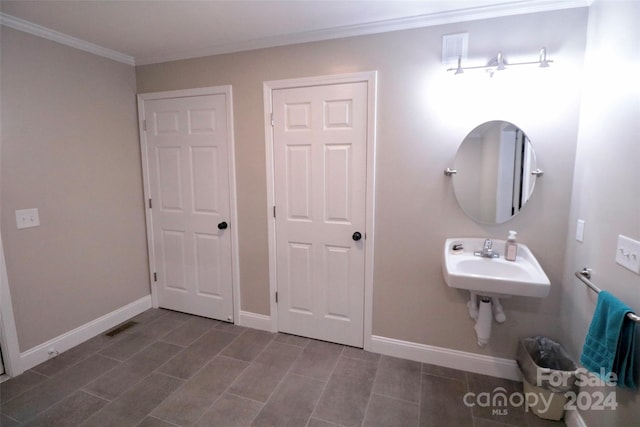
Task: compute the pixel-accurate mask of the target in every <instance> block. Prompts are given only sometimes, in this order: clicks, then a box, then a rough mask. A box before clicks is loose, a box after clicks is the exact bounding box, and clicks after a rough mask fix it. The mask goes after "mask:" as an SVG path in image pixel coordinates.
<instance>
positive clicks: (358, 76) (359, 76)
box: [263, 71, 378, 350]
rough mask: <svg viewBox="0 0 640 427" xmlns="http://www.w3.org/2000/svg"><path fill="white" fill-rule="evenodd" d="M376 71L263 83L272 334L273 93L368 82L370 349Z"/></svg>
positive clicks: (368, 330)
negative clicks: (301, 88) (283, 90)
mask: <svg viewBox="0 0 640 427" xmlns="http://www.w3.org/2000/svg"><path fill="white" fill-rule="evenodd" d="M377 77H378V73H377V71H365V72H357V73H347V74H334V75H326V76H315V77H303V78H297V79H285V80H271V81H266V82H264V83H263V98H264V134H265V157H266V171H267V218H268V219H269V220H268V221H267V232H268V243H269V301H270V305H269V307H270V311H271V316H270V320H271V331H272V332H277V331H278V306H277V304H276V299H275V295H276V291H277V271H276V261H277V260H276V225H275V224H276V223H275V218H274V216H273V207H274V206H275V183H274V179H275V170H274V152H273V150H274V141H273V126H272V125H271V117H272V113H273V111H272V106H273V91H274V90H278V89H292V88H300V87H309V86H324V85H330V84H340V83H360V82H365V83H367V159H366V170H367V172H366V195H365V198H366V203H365V216H366V218H365V230H364V234H365V240H364V250H365V257H364V331H363V334H364V337H363V338H364V340H363V343H364V349H365V350H371V346H372V339H371V337H372V334H373V320H372V319H373V315H372V311H373V254H374V250H373V248H374V240H375V232H374V225H375V221H374V219H375V218H374V215H375V176H376V175H375V165H376V152H375V148H376V116H377V114H376V108H377Z"/></svg>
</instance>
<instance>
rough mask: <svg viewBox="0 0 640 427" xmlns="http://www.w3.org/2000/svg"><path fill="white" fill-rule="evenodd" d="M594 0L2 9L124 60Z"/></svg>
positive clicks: (310, 0)
mask: <svg viewBox="0 0 640 427" xmlns="http://www.w3.org/2000/svg"><path fill="white" fill-rule="evenodd" d="M588 1H589V0H422V1H405V0H375V1H370V0H352V1H346V0H321V1H319V0H289V1H264V0H262V1H245V0H232V1H220V0H200V1H192V0H173V1H164V0H136V1H123V0H102V1H100V0H93V1H89V0H80V1H58V0H47V1H31V0H18V1H8V0H2V2H1V3H0V8H1V9H0V10H1V12H2V23H3V24H4V25H8V26H11V27H14V28H17V29H21V30H23V31H28V32H32V33H34V34H38V35H43V36H45V37H46V36H47V34H49V35H52V36H51V37H50V38H53V39H54V40H56V37H57V38H58V39H57V41H61V42H64V40H63V39H65V37H66V38H67V39H70V40H71V42H74V43H75V44H82V42H89V44H92V45H95V48H96V49H97V50H99V49H103V50H104V51H105V52H106V51H112V52H113V53H114V56H113V57H114V59H119V58H120V59H122V62H129V63H131V64H134V63H135V64H149V63H156V62H164V61H170V60H176V59H185V58H191V57H197V56H205V55H212V54H219V53H227V52H236V51H242V50H249V49H256V48H262V47H270V46H279V45H285V44H291V43H301V42H307V41H315V40H326V39H332V38H338V37H346V36H353V35H361V34H371V33H376V32H385V31H393V30H398V29H406V28H416V27H421V26H428V25H437V24H442V23H448V22H454V21H464V20H470V19H481V18H487V17H490V16H505V15H513V14H519V13H528V12H537V11H542V10H555V9H563V8H569V7H578V6H585V5H586V4H587V3H588ZM33 24H35V25H33ZM42 27H44V28H42ZM51 30H53V31H51ZM58 33H62V34H58ZM69 36H70V37H69ZM77 39H79V40H77ZM67 44H72V45H73V43H67ZM76 47H78V46H76ZM81 48H82V47H81ZM105 48H106V49H105ZM85 50H90V49H85ZM94 53H99V54H100V52H97V51H96V52H94ZM107 53H108V52H107ZM118 55H119V56H118ZM105 56H109V55H105Z"/></svg>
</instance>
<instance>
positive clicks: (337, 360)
mask: <svg viewBox="0 0 640 427" xmlns="http://www.w3.org/2000/svg"><path fill="white" fill-rule="evenodd" d="M134 320H136V321H138V322H139V323H138V324H137V325H136V326H134V327H133V328H130V329H128V330H126V331H125V332H122V333H121V334H119V335H117V336H115V337H113V338H109V337H107V336H104V335H100V336H97V337H95V338H93V339H91V340H89V341H87V342H85V343H83V344H81V345H79V346H77V347H75V348H73V349H71V350H69V351H67V352H65V353H62V354H61V355H59V356H58V357H56V358H54V359H51V360H49V361H47V362H46V363H43V364H42V365H39V366H37V367H35V368H33V369H31V370H29V371H27V372H25V373H24V374H22V375H20V376H18V377H16V378H12V379H10V380H8V381H5V382H3V383H2V384H1V385H0V405H1V407H0V412H1V418H0V424H1V425H2V427H10V426H18V425H29V426H56V427H58V426H73V425H82V426H117V427H125V426H145V427H158V426H194V425H195V426H221V427H233V426H292V427H298V426H300V427H305V426H309V427H326V426H361V425H362V426H399V427H411V426H436V427H440V426H446V427H449V426H470V427H499V426H503V427H504V426H525V427H537V426H541V427H544V426H557V425H564V423H562V422H549V421H545V420H541V419H539V418H537V417H536V416H534V415H532V414H531V413H529V412H526V411H525V410H524V409H523V408H522V407H511V408H501V410H499V411H493V412H492V408H487V407H481V406H475V407H473V408H471V407H468V406H466V405H465V403H464V396H465V394H466V393H475V394H474V396H477V395H478V394H479V393H481V392H492V391H493V390H495V389H496V388H498V387H503V388H504V389H505V390H506V391H507V394H509V393H511V392H516V391H521V390H522V387H521V385H520V384H518V383H515V382H512V381H507V380H501V379H497V378H492V377H487V376H484V375H478V374H472V373H467V372H463V371H456V370H453V369H448V368H442V367H438V366H434V365H427V364H422V363H419V362H413V361H408V360H403V359H397V358H393V357H388V356H380V355H379V354H373V353H368V352H365V351H363V350H360V349H355V348H351V347H345V346H341V345H337V344H330V343H326V342H322V341H314V340H310V339H306V338H300V337H296V336H292V335H286V334H272V333H268V332H264V331H258V330H253V329H248V328H243V327H239V326H234V325H231V324H227V323H221V322H217V321H214V320H210V319H204V318H201V317H196V316H189V315H186V314H182V313H177V312H173V311H168V310H162V309H160V310H158V309H152V310H149V311H146V312H145V313H143V314H141V315H139V316H138V317H136V318H135V319H134ZM467 401H470V402H473V401H474V399H473V398H472V399H469V398H468V400H467Z"/></svg>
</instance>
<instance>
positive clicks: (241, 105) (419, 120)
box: [136, 8, 588, 358]
mask: <svg viewBox="0 0 640 427" xmlns="http://www.w3.org/2000/svg"><path fill="white" fill-rule="evenodd" d="M587 15H588V14H587V10H586V9H584V8H583V9H573V10H565V11H558V12H549V13H540V14H534V15H523V16H517V17H506V18H498V19H488V20H482V21H475V22H465V23H458V24H451V25H444V26H437V27H430V28H422V29H416V30H409V31H398V32H393V33H386V34H378V35H371V36H363V37H353V38H347V39H341V40H332V41H324V42H317V43H308V44H300V45H293V46H285V47H278V48H270V49H261V50H256V51H249V52H241V53H235V54H227V55H218V56H211V57H204V58H197V59H191V60H184V61H175V62H169V63H164V64H155V65H147V66H139V67H136V76H137V85H138V91H139V92H153V91H163V90H174V89H185V88H193V87H202V86H212V85H222V84H231V85H233V92H234V120H235V130H234V131H235V138H236V161H237V168H236V170H237V185H238V188H237V191H238V211H239V212H238V216H239V238H240V244H239V246H240V247H239V250H240V281H241V288H242V292H241V294H242V295H241V297H242V310H246V311H250V312H255V313H260V314H269V295H268V289H269V287H268V255H267V220H268V218H267V206H266V203H267V199H266V172H265V138H264V127H263V123H264V118H263V107H262V105H263V100H262V83H263V82H264V81H266V80H277V79H285V78H296V77H303V76H314V75H323V74H335V73H344V72H354V71H365V70H378V72H379V82H378V89H379V91H378V94H379V97H378V123H377V128H378V140H377V171H376V185H377V188H376V204H377V206H376V229H375V233H376V250H375V266H374V296H373V297H374V306H373V329H374V334H376V335H382V336H386V337H392V338H396V339H401V340H407V341H412V342H417V343H423V344H429V345H434V346H441V347H447V348H451V349H457V350H463V351H471V352H478V353H483V354H491V355H495V356H500V357H510V358H511V357H514V355H515V347H516V342H517V338H518V337H520V336H523V335H531V334H539V333H540V334H546V335H551V336H556V337H557V336H558V333H559V328H558V326H557V323H558V316H557V313H558V310H559V307H560V298H559V297H560V284H561V281H562V278H563V272H564V269H563V266H564V255H565V245H566V239H565V236H566V233H567V224H568V214H569V203H570V193H571V180H572V177H573V165H574V155H575V149H576V139H577V130H578V126H577V123H578V114H579V101H580V90H581V88H580V86H579V83H580V73H581V70H582V61H583V54H584V48H585V39H586V21H587ZM461 31H468V32H469V56H470V62H469V63H472V62H474V63H476V64H477V63H479V62H485V61H486V60H488V59H489V58H490V57H492V56H495V54H496V53H497V50H499V49H500V50H502V51H503V53H504V55H505V57H506V58H507V59H511V60H513V61H515V60H526V59H529V60H531V59H537V54H538V50H539V49H540V47H542V46H546V47H547V49H548V52H549V56H550V58H552V59H556V62H555V63H554V64H553V67H552V68H550V69H546V70H538V69H533V70H530V71H527V70H522V71H516V70H513V71H512V72H509V73H504V74H502V75H500V76H496V77H494V78H493V79H490V78H488V77H487V76H486V75H484V73H482V72H481V73H476V74H473V73H467V74H465V75H463V76H453V75H452V74H450V73H446V72H445V68H446V67H445V66H443V65H442V64H441V63H440V55H441V53H440V52H441V37H442V35H443V34H450V33H455V32H461ZM495 119H503V120H507V121H510V122H512V123H515V124H516V125H518V126H520V127H521V128H522V129H523V130H524V131H525V132H526V133H527V135H528V136H529V137H530V139H531V141H532V143H533V145H534V147H535V149H536V152H537V154H538V158H539V161H540V164H539V166H540V168H542V169H543V170H545V172H546V173H545V176H544V178H543V179H542V180H541V182H540V183H539V185H537V186H536V193H535V194H534V196H533V198H532V199H531V201H530V203H529V204H528V205H527V208H526V209H525V210H524V212H523V213H522V214H520V215H519V216H518V217H517V218H515V219H514V220H512V221H510V222H508V223H506V224H503V225H500V226H481V225H478V224H476V223H474V222H473V221H471V220H470V219H468V218H467V217H466V216H465V215H464V213H463V212H462V211H461V209H460V208H459V207H458V205H457V203H456V201H455V198H454V196H453V191H452V185H451V181H450V179H449V178H446V177H445V176H444V175H443V173H442V172H443V170H444V169H445V168H446V167H447V166H452V165H453V159H454V156H455V153H456V150H457V148H458V145H459V143H460V142H461V141H462V140H463V138H464V137H465V135H466V134H467V132H469V131H471V130H472V129H473V128H474V127H475V126H476V125H478V124H479V123H481V122H484V121H487V120H495ZM509 229H515V230H517V231H518V237H519V239H520V241H521V242H523V243H526V244H528V245H529V246H530V248H531V249H532V250H533V252H534V253H535V254H536V255H537V256H538V258H539V260H540V262H541V264H542V265H543V266H544V268H545V270H546V272H547V273H548V275H549V277H550V278H551V281H552V283H553V285H552V290H551V294H550V296H549V297H548V298H547V299H543V300H537V299H527V298H511V299H509V300H505V301H504V306H505V310H506V313H507V317H508V318H507V321H506V323H504V324H502V325H496V327H495V328H494V333H493V338H492V341H491V343H490V345H488V346H487V347H485V348H483V349H479V348H478V347H477V345H476V339H475V334H474V331H473V323H472V321H471V319H470V318H469V316H468V312H467V309H466V307H465V303H466V300H467V299H468V293H466V292H461V291H457V290H454V289H449V288H447V286H446V285H445V284H444V281H443V279H442V274H441V270H440V257H441V248H442V245H443V243H444V239H445V238H446V237H451V236H482V237H484V236H490V237H495V238H506V236H507V231H508V230H509Z"/></svg>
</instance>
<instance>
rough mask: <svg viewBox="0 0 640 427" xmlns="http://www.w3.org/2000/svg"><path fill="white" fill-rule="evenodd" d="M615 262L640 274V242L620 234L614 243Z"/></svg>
mask: <svg viewBox="0 0 640 427" xmlns="http://www.w3.org/2000/svg"><path fill="white" fill-rule="evenodd" d="M616 262H617V263H618V264H620V265H621V266H623V267H624V268H626V269H629V270H631V271H633V272H634V273H636V274H640V242H639V241H637V240H633V239H630V238H628V237H626V236H623V235H622V234H620V235H619V236H618V244H617V245H616Z"/></svg>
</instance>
